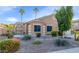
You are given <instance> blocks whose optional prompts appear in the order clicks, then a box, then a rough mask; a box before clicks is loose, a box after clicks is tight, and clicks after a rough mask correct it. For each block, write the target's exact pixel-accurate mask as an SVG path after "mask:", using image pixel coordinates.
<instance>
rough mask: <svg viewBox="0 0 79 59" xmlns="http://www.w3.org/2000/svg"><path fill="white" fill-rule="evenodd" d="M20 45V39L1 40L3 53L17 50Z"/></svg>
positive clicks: (0, 45) (0, 47)
mask: <svg viewBox="0 0 79 59" xmlns="http://www.w3.org/2000/svg"><path fill="white" fill-rule="evenodd" d="M19 47H20V40H18V39H14V40H4V41H1V42H0V51H1V52H2V53H12V52H16V51H17V50H18V49H19Z"/></svg>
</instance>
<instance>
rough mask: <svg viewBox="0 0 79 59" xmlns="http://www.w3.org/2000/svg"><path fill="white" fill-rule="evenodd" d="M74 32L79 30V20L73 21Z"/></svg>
mask: <svg viewBox="0 0 79 59" xmlns="http://www.w3.org/2000/svg"><path fill="white" fill-rule="evenodd" d="M71 29H72V30H79V20H73V21H72V27H71Z"/></svg>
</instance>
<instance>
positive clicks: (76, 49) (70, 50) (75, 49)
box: [53, 47, 79, 53]
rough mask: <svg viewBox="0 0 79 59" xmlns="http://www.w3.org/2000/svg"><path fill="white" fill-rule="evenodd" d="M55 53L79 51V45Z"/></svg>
mask: <svg viewBox="0 0 79 59" xmlns="http://www.w3.org/2000/svg"><path fill="white" fill-rule="evenodd" d="M53 53H79V47H76V48H70V49H65V50H60V51H55V52H53Z"/></svg>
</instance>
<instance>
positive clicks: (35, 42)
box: [33, 40, 42, 45]
mask: <svg viewBox="0 0 79 59" xmlns="http://www.w3.org/2000/svg"><path fill="white" fill-rule="evenodd" d="M33 44H34V45H40V44H42V42H41V41H39V40H36V41H34V42H33Z"/></svg>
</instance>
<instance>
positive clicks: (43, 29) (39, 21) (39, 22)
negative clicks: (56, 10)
mask: <svg viewBox="0 0 79 59" xmlns="http://www.w3.org/2000/svg"><path fill="white" fill-rule="evenodd" d="M34 25H40V26H41V32H40V33H41V35H42V36H44V35H46V34H48V33H50V32H47V31H46V30H47V26H48V25H51V26H52V30H56V31H58V24H57V20H56V18H55V17H54V16H48V17H45V18H42V19H37V20H35V21H32V22H30V23H29V25H28V34H30V35H32V36H35V33H36V32H34Z"/></svg>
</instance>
